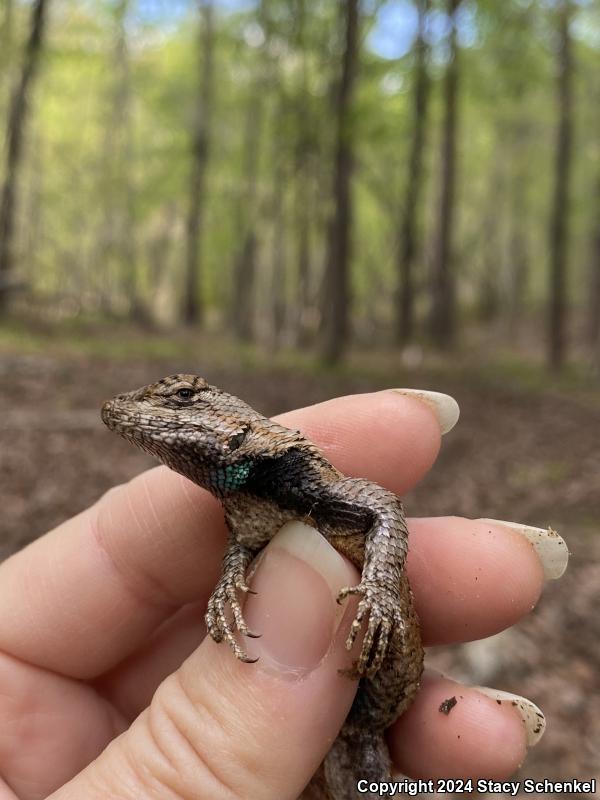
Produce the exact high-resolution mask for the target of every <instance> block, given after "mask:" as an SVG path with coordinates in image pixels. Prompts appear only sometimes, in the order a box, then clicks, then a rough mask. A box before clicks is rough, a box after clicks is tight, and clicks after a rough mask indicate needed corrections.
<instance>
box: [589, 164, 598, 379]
mask: <svg viewBox="0 0 600 800" xmlns="http://www.w3.org/2000/svg"><path fill="white" fill-rule="evenodd" d="M595 208H596V220H595V226H594V230H593V232H592V252H591V264H590V284H589V286H590V305H589V321H588V345H589V352H590V361H591V363H592V365H593V367H594V369H595V370H596V372H599V373H600V219H599V218H598V210H600V179H599V180H598V181H597V186H596V204H595Z"/></svg>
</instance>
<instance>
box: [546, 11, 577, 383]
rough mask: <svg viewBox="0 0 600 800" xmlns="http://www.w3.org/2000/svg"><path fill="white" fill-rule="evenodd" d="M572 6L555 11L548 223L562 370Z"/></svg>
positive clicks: (551, 327) (551, 309) (554, 358)
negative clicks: (553, 150)
mask: <svg viewBox="0 0 600 800" xmlns="http://www.w3.org/2000/svg"><path fill="white" fill-rule="evenodd" d="M571 14H572V6H571V3H570V0H562V3H561V5H560V8H559V9H558V28H559V43H558V49H557V70H558V80H557V111H558V128H557V133H556V156H555V166H554V202H553V208H552V215H551V219H550V232H549V233H550V235H549V247H550V298H549V303H548V361H549V364H550V366H551V367H552V368H553V369H558V368H560V367H561V366H562V364H563V363H564V360H565V353H566V347H567V271H568V242H569V212H570V202H569V184H570V177H571V156H572V152H571V151H572V138H573V122H572V120H573V90H572V78H573V63H572V53H571V36H570V33H569V23H570V20H571Z"/></svg>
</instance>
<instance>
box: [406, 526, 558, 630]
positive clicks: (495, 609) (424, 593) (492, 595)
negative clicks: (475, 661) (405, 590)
mask: <svg viewBox="0 0 600 800" xmlns="http://www.w3.org/2000/svg"><path fill="white" fill-rule="evenodd" d="M408 525H409V530H410V549H409V556H408V567H407V568H408V573H409V576H410V580H411V585H412V587H413V590H414V593H415V604H416V608H417V612H418V614H419V618H420V619H421V623H422V630H423V639H424V641H425V643H426V644H429V645H431V644H448V643H451V642H457V641H469V640H472V639H481V638H483V637H487V636H491V635H493V634H495V633H498V632H499V631H501V630H504V629H505V628H508V627H510V626H511V625H513V624H514V623H515V622H517V621H518V620H519V619H521V617H523V616H525V615H526V614H528V613H529V612H530V611H531V610H532V609H533V608H534V607H535V605H536V603H537V601H538V599H539V596H540V594H541V591H542V587H543V582H544V573H543V569H542V565H541V562H540V560H539V558H538V557H537V555H536V554H535V551H534V549H533V547H532V546H531V544H530V543H529V542H528V541H527V540H526V539H525V538H523V537H522V536H519V534H517V533H515V532H514V531H511V530H509V529H508V528H502V527H498V526H493V525H490V524H489V523H487V522H483V521H481V520H467V519H464V518H461V517H431V518H421V519H410V520H409V521H408Z"/></svg>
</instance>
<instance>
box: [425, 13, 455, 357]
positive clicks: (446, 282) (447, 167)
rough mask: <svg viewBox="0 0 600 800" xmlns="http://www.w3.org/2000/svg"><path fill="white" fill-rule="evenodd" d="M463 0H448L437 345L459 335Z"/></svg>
mask: <svg viewBox="0 0 600 800" xmlns="http://www.w3.org/2000/svg"><path fill="white" fill-rule="evenodd" d="M459 4H460V0H447V11H446V13H447V15H448V17H449V19H450V22H451V30H450V39H449V61H448V65H447V67H446V75H445V78H444V123H443V134H442V156H441V160H442V164H441V191H440V210H439V219H438V232H437V237H436V241H435V252H434V259H433V284H432V303H431V315H430V320H429V331H430V335H431V338H432V339H433V341H434V343H435V344H436V345H437V346H438V347H444V348H447V347H450V346H451V345H452V344H453V341H454V338H455V335H456V318H455V317H456V313H455V302H456V299H455V285H454V265H453V260H452V256H453V253H452V236H453V230H454V219H455V188H456V116H457V115H456V112H457V108H456V106H457V91H458V47H457V43H456V18H455V17H456V9H457V8H458V6H459Z"/></svg>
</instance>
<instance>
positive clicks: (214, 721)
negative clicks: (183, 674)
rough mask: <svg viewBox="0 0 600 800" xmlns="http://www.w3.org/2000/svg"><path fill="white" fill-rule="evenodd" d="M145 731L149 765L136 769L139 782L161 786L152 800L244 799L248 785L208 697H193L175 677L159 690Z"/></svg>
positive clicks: (214, 706) (223, 727)
mask: <svg viewBox="0 0 600 800" xmlns="http://www.w3.org/2000/svg"><path fill="white" fill-rule="evenodd" d="M207 694H208V693H207ZM145 729H146V736H147V745H148V750H149V752H150V753H151V764H152V766H151V768H149V769H147V768H144V769H142V770H140V769H139V768H138V774H139V779H140V781H144V784H145V785H148V784H152V786H153V787H154V786H156V785H158V786H161V787H164V793H163V794H161V793H160V791H158V792H157V793H155V794H150V795H149V796H150V797H155V796H156V797H160V798H161V799H162V798H163V797H164V798H169V800H171V798H172V800H188V798H190V800H191V798H196V797H198V792H199V791H200V792H201V793H202V796H203V797H204V796H206V797H211V798H214V799H215V800H242V798H246V797H247V796H248V787H249V786H250V785H251V784H252V780H251V778H250V777H249V776H247V775H245V774H244V772H243V769H242V768H241V765H240V764H239V763H238V760H237V759H236V758H235V753H234V752H232V748H231V746H230V741H231V737H230V736H229V735H228V734H227V724H226V720H225V719H224V718H223V714H222V712H221V710H220V709H219V708H218V706H217V704H215V703H214V701H212V703H211V700H210V698H207V697H206V696H203V697H202V698H201V699H195V698H192V697H191V696H190V694H189V692H188V691H187V690H186V687H185V683H184V682H183V681H182V680H181V678H180V675H179V673H174V674H173V675H171V676H170V677H169V678H167V680H166V681H164V682H163V684H161V686H160V687H159V689H158V691H157V692H156V694H155V696H154V698H153V700H152V703H151V705H150V708H149V710H148V713H147V717H146V726H145ZM168 792H170V794H169V793H168Z"/></svg>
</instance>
